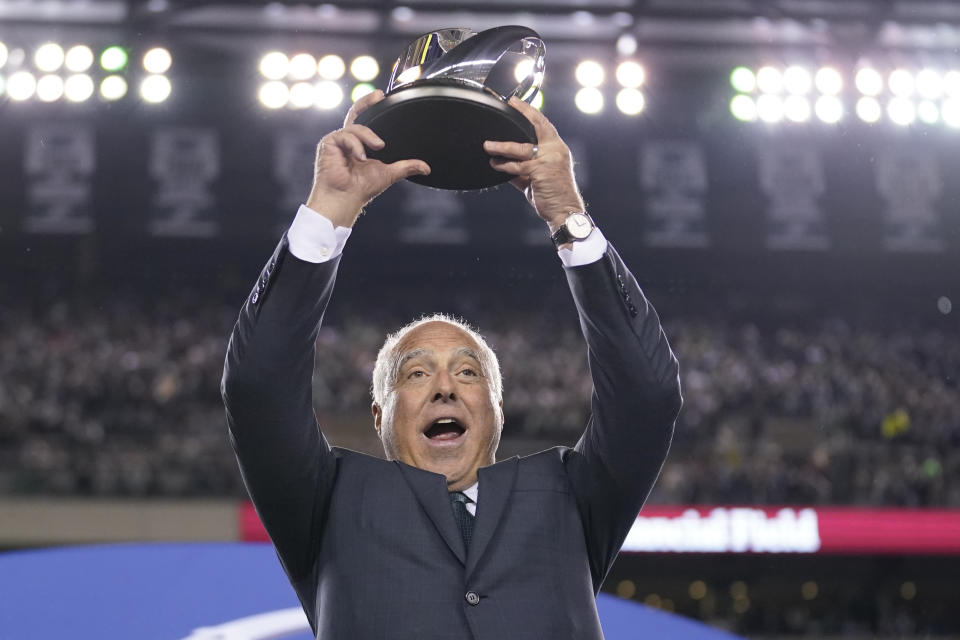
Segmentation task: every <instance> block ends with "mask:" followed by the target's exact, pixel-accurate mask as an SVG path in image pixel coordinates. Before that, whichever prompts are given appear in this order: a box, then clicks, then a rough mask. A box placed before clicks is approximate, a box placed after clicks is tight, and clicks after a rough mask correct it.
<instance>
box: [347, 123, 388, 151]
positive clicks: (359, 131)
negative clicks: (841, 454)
mask: <svg viewBox="0 0 960 640" xmlns="http://www.w3.org/2000/svg"><path fill="white" fill-rule="evenodd" d="M343 131H344V133H349V134H352V135H355V136H357V137H358V138H360V142H362V143H363V144H365V145H366V146H368V147H370V148H371V149H381V148H383V145H384V144H386V143H385V142H384V141H383V139H382V138H381V137H380V136H378V135H377V134H376V133H374V131H373V129H371V128H370V127H365V126H363V125H362V124H350V125H347V126H345V127H344V128H343Z"/></svg>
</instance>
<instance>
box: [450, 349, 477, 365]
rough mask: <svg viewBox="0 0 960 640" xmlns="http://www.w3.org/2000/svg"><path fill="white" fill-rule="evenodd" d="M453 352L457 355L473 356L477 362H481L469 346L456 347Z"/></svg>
mask: <svg viewBox="0 0 960 640" xmlns="http://www.w3.org/2000/svg"><path fill="white" fill-rule="evenodd" d="M454 353H456V354H457V355H458V356H467V357H468V358H473V359H474V360H476V361H477V364H482V361H481V360H480V356H479V355H477V352H476V351H474V350H473V349H471V348H470V347H458V348H457V350H456V351H455V352H454Z"/></svg>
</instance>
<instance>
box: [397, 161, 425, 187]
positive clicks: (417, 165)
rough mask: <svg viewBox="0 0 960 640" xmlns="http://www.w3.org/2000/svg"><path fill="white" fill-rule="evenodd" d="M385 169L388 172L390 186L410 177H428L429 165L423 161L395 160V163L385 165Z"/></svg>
mask: <svg viewBox="0 0 960 640" xmlns="http://www.w3.org/2000/svg"><path fill="white" fill-rule="evenodd" d="M386 167H387V170H388V171H389V172H390V183H391V184H393V183H394V182H396V181H397V180H403V179H404V178H409V177H410V176H416V175H421V176H427V175H430V165H428V164H427V163H426V162H424V161H423V160H397V161H396V162H391V163H390V164H388V165H386Z"/></svg>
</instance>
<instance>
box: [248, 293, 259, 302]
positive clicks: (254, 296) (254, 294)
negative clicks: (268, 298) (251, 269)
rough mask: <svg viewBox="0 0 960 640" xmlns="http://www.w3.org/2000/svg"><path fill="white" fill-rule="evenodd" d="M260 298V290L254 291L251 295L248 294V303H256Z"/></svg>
mask: <svg viewBox="0 0 960 640" xmlns="http://www.w3.org/2000/svg"><path fill="white" fill-rule="evenodd" d="M259 299H260V292H259V291H254V292H253V295H252V296H250V304H257V300H259Z"/></svg>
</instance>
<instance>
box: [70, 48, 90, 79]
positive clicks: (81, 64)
mask: <svg viewBox="0 0 960 640" xmlns="http://www.w3.org/2000/svg"><path fill="white" fill-rule="evenodd" d="M64 64H65V66H66V67H67V70H68V71H72V72H74V73H83V72H85V71H88V70H89V69H90V67H92V66H93V50H92V49H90V47H88V46H87V45H85V44H78V45H76V46H73V47H70V49H68V50H67V55H66V56H65V58H64Z"/></svg>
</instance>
